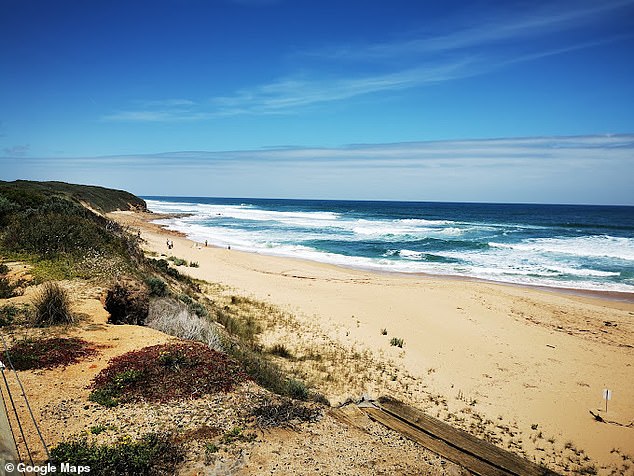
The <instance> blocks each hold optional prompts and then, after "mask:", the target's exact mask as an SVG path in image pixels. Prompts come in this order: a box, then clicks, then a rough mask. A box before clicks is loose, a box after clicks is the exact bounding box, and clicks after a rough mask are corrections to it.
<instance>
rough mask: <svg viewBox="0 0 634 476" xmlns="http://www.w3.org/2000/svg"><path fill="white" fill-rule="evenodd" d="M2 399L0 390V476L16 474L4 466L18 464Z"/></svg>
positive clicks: (0, 390) (2, 395) (2, 394)
mask: <svg viewBox="0 0 634 476" xmlns="http://www.w3.org/2000/svg"><path fill="white" fill-rule="evenodd" d="M0 385H1V384H0ZM4 398H5V397H4V393H3V392H2V389H0V476H8V475H12V474H17V472H13V471H12V472H10V471H7V470H6V466H5V465H6V464H7V463H13V464H17V463H18V462H19V459H18V451H17V449H16V447H15V442H14V441H13V433H12V432H11V426H10V425H9V416H8V415H7V413H6V411H5V409H6V404H7V402H5V401H4Z"/></svg>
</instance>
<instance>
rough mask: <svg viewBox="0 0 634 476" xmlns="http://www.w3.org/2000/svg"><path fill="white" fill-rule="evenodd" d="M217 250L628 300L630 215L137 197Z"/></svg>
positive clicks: (633, 251) (611, 210)
mask: <svg viewBox="0 0 634 476" xmlns="http://www.w3.org/2000/svg"><path fill="white" fill-rule="evenodd" d="M144 198H145V199H146V201H147V204H148V207H149V209H150V210H152V211H154V212H158V213H170V214H188V215H187V216H182V217H179V218H169V219H164V220H159V223H161V224H163V225H165V226H166V227H167V228H169V229H172V230H177V231H180V232H183V233H185V234H186V235H187V236H188V237H189V238H190V239H193V240H196V241H199V242H201V243H202V242H204V241H205V240H207V241H208V242H209V244H210V245H216V246H221V247H227V246H231V248H232V249H236V250H243V251H249V252H254V253H262V254H269V255H276V256H289V257H294V258H303V259H308V260H314V261H319V262H324V263H331V264H336V265H340V266H347V267H354V268H362V269H367V270H375V271H384V272H397V273H426V274H434V275H450V276H464V277H471V278H480V279H486V280H492V281H498V282H506V283H517V284H528V285H538V286H548V287H559V288H572V289H580V290H581V289H582V290H595V291H617V292H627V293H634V207H617V206H585V205H523V204H478V203H435V202H391V201H390V202H388V201H341V200H286V199H253V198H201V197H144Z"/></svg>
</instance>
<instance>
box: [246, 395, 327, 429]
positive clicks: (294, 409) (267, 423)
mask: <svg viewBox="0 0 634 476" xmlns="http://www.w3.org/2000/svg"><path fill="white" fill-rule="evenodd" d="M251 414H252V415H253V416H254V417H255V421H256V422H257V424H258V426H259V427H260V428H272V427H289V428H293V427H294V425H293V422H295V421H297V422H315V421H317V420H318V419H319V418H320V417H321V415H322V410H321V409H320V408H319V407H316V406H314V404H313V406H308V405H306V404H304V403H300V402H297V401H294V400H291V399H290V398H281V399H272V398H270V397H263V398H262V399H261V400H260V401H259V403H258V404H257V406H256V407H255V408H254V409H253V411H252V412H251Z"/></svg>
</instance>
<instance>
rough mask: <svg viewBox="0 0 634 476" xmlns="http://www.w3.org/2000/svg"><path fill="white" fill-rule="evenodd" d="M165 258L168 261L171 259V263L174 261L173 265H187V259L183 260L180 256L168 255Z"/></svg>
mask: <svg viewBox="0 0 634 476" xmlns="http://www.w3.org/2000/svg"><path fill="white" fill-rule="evenodd" d="M167 259H168V261H171V262H172V263H174V266H187V260H184V259H182V258H177V257H176V256H170V257H169V258H167Z"/></svg>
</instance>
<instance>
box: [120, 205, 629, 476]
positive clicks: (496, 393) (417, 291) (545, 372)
mask: <svg viewBox="0 0 634 476" xmlns="http://www.w3.org/2000/svg"><path fill="white" fill-rule="evenodd" d="M113 216H114V217H116V219H117V220H119V221H121V222H123V223H125V224H127V225H130V226H134V227H137V228H139V229H141V230H142V238H143V239H144V240H146V243H145V247H146V248H147V249H149V250H153V251H154V252H156V253H159V254H161V253H164V254H167V255H174V256H177V257H180V258H183V259H186V260H188V261H197V262H198V263H199V265H200V267H199V268H179V269H181V270H183V271H184V272H186V273H187V274H190V275H191V276H193V277H196V278H201V279H204V280H207V281H210V282H218V283H222V284H224V285H227V286H229V287H231V288H233V289H235V290H236V292H239V293H242V294H245V295H249V296H253V297H256V298H258V299H262V300H265V301H268V302H270V303H273V304H275V305H278V306H281V307H283V308H285V309H287V310H290V311H292V312H293V313H294V314H295V315H296V316H297V318H298V319H299V320H300V322H301V321H303V322H306V323H307V324H308V323H310V324H311V325H317V326H319V328H320V329H321V330H322V331H323V332H324V333H325V334H327V335H328V337H329V338H331V339H332V340H333V341H336V342H340V343H342V344H344V345H354V346H358V347H359V348H362V349H368V350H369V351H371V353H372V355H374V356H376V358H379V359H381V358H382V359H385V360H386V361H392V362H394V363H395V365H396V366H397V367H399V368H400V369H402V370H403V372H405V373H406V374H408V375H409V376H411V377H412V380H415V381H417V382H418V383H419V385H418V386H417V387H415V388H413V389H409V390H408V391H407V392H405V391H404V392H403V395H402V396H403V397H404V398H406V399H407V400H409V401H411V402H412V403H414V404H416V403H420V402H423V401H425V399H426V398H427V397H428V394H435V395H439V396H442V397H443V398H444V399H445V400H446V410H447V413H452V412H454V411H458V410H460V409H462V411H463V412H464V408H465V407H468V408H472V409H473V412H475V413H477V414H478V415H480V416H479V417H478V418H483V419H487V420H490V421H491V422H492V423H495V424H496V425H497V426H498V427H503V426H505V425H511V426H512V427H513V428H515V433H514V432H510V433H511V436H510V437H509V438H510V440H509V441H505V442H503V444H504V445H506V446H509V447H513V446H516V447H517V448H522V449H523V451H524V452H525V453H527V454H528V455H529V456H535V458H536V459H537V460H538V461H540V460H541V461H544V462H549V458H552V456H551V455H552V454H554V453H555V451H556V450H557V449H558V450H557V451H560V453H561V452H562V451H565V450H567V451H569V453H570V452H572V453H575V452H576V453H579V451H578V450H577V449H580V450H581V449H582V450H584V451H585V454H587V455H588V456H589V457H590V458H591V459H592V461H594V462H595V463H596V464H597V468H598V469H600V468H601V467H602V466H605V467H607V466H608V465H610V464H617V463H619V462H620V457H619V455H618V454H617V453H615V452H614V451H613V450H614V449H617V450H619V451H620V452H622V453H629V454H630V455H632V454H634V423H633V422H634V303H632V302H624V301H610V300H605V299H600V298H597V297H589V296H579V295H573V294H566V293H563V292H555V291H547V290H541V289H536V288H529V287H518V286H508V285H498V284H493V283H485V282H476V281H467V280H457V279H445V278H437V277H421V276H415V277H412V276H400V275H387V274H376V273H370V272H364V271H360V270H352V269H344V268H338V267H334V266H329V265H324V264H319V263H314V262H308V261H302V260H294V259H288V258H278V257H270V256H263V255H257V254H250V253H242V252H238V251H235V250H227V249H219V248H211V247H208V248H206V247H204V246H200V245H198V246H197V245H195V244H194V243H193V242H191V241H189V240H187V239H185V238H184V237H181V236H177V235H175V234H173V233H172V234H169V235H168V234H167V233H166V232H165V231H164V230H162V229H161V228H160V227H158V226H156V225H153V224H149V223H147V220H148V215H141V214H133V213H131V212H120V213H116V214H114V215H113ZM149 217H150V218H151V215H149ZM167 237H169V239H171V240H173V241H174V248H173V249H171V250H168V249H167V247H166V243H165V241H166V239H167ZM382 329H386V330H387V335H382V332H381V331H382ZM392 337H399V338H402V339H403V340H404V346H403V348H402V349H400V348H398V347H394V346H391V345H390V343H389V341H390V339H391V338H392ZM606 387H607V388H610V389H611V390H612V391H613V397H612V400H611V401H610V402H609V408H608V412H607V413H606V412H605V406H604V405H605V403H604V401H603V400H602V390H603V389H604V388H606ZM368 390H369V391H372V392H380V391H381V389H377V388H376V387H372V386H371V385H368ZM388 390H392V391H393V388H392V389H386V393H387V391H388ZM423 393H424V394H426V395H423ZM349 396H353V395H345V394H340V395H329V397H330V398H331V399H332V400H335V401H336V400H341V399H344V398H346V397H349ZM468 408H467V410H468ZM589 410H592V411H593V412H595V413H598V414H600V415H601V416H602V417H603V418H605V419H606V420H608V421H610V422H612V423H600V422H597V421H595V420H594V418H593V417H592V416H591V415H590V413H589ZM440 416H441V417H442V416H443V415H442V414H441V415H440ZM549 440H551V441H549ZM585 454H584V453H581V458H582V459H583V457H585ZM562 457H563V456H562V455H560V456H559V458H560V459H561V458H562ZM559 464H560V466H561V465H563V463H561V461H560V462H559ZM619 464H620V463H619ZM561 467H563V466H561ZM604 471H607V469H605V470H604ZM606 474H607V473H606Z"/></svg>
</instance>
